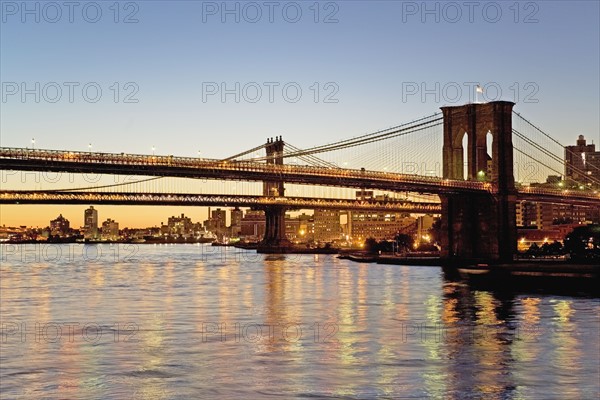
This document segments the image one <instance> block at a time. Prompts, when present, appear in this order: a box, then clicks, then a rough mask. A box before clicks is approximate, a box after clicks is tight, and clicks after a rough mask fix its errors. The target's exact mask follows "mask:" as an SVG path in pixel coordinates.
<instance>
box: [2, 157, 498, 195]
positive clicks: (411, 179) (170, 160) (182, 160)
mask: <svg viewBox="0 0 600 400" xmlns="http://www.w3.org/2000/svg"><path fill="white" fill-rule="evenodd" d="M0 158H11V159H21V160H32V159H35V160H45V161H58V162H73V163H92V164H94V163H97V164H118V165H139V166H161V167H173V168H198V169H204V170H218V171H250V172H269V173H275V174H282V177H283V175H285V174H294V173H295V174H301V175H307V176H310V175H312V176H326V177H330V178H357V177H360V178H364V179H369V180H378V181H386V182H390V181H392V182H400V183H414V184H433V185H438V186H441V187H448V188H459V189H470V190H478V191H492V190H493V188H492V186H491V185H490V184H489V183H485V182H475V181H458V180H450V179H443V178H439V177H432V176H423V175H416V174H399V173H393V172H383V171H369V170H357V169H346V168H333V167H318V166H309V165H289V164H288V165H285V164H284V165H278V164H265V163H259V162H228V161H222V160H215V159H206V158H193V157H174V156H163V155H141V154H126V153H93V152H79V151H61V150H45V149H22V148H0Z"/></svg>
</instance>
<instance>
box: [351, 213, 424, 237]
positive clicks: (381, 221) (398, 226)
mask: <svg viewBox="0 0 600 400" xmlns="http://www.w3.org/2000/svg"><path fill="white" fill-rule="evenodd" d="M348 225H349V229H348V230H349V232H350V236H351V237H352V239H353V240H354V241H358V242H364V241H365V240H366V239H368V238H373V239H375V240H389V239H393V238H394V237H395V236H396V235H397V234H398V233H406V234H410V233H415V232H416V230H417V223H416V220H415V218H412V217H410V216H409V215H407V214H402V213H386V212H379V211H352V212H349V215H348Z"/></svg>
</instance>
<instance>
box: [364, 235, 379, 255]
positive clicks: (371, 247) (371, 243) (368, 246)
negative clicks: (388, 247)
mask: <svg viewBox="0 0 600 400" xmlns="http://www.w3.org/2000/svg"><path fill="white" fill-rule="evenodd" d="M365 250H366V251H367V252H369V253H377V250H378V246H377V240H375V239H373V238H368V239H367V240H365Z"/></svg>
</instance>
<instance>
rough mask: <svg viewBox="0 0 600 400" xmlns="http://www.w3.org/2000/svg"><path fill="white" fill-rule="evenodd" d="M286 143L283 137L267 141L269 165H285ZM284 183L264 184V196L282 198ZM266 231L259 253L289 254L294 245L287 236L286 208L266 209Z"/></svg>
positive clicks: (273, 207) (274, 207)
mask: <svg viewBox="0 0 600 400" xmlns="http://www.w3.org/2000/svg"><path fill="white" fill-rule="evenodd" d="M283 147H284V142H283V140H282V139H281V136H278V137H276V138H275V140H273V139H272V138H271V139H270V140H267V145H266V146H265V149H266V151H267V157H269V158H268V159H267V164H275V165H283V157H282V156H283ZM284 190H285V188H284V185H283V182H282V181H276V182H263V195H264V196H274V197H282V196H283V195H284ZM265 219H266V221H265V222H266V227H265V228H266V229H265V237H264V238H263V240H262V242H261V243H260V244H259V246H258V249H257V251H258V252H259V253H288V252H289V251H290V250H291V248H292V243H291V242H290V241H289V240H288V239H287V238H286V236H285V208H284V207H281V206H270V207H267V208H266V209H265Z"/></svg>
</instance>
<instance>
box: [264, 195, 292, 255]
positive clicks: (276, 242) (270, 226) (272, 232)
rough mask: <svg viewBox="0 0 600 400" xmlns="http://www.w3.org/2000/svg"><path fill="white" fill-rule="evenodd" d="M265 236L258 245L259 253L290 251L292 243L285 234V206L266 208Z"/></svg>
mask: <svg viewBox="0 0 600 400" xmlns="http://www.w3.org/2000/svg"><path fill="white" fill-rule="evenodd" d="M265 218H266V229H265V237H264V238H263V240H262V242H261V243H260V245H259V246H258V252H259V253H288V252H289V251H290V250H291V248H292V243H291V242H290V241H289V240H288V239H287V237H286V236H285V208H284V207H280V206H271V207H268V208H266V209H265Z"/></svg>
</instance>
